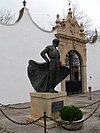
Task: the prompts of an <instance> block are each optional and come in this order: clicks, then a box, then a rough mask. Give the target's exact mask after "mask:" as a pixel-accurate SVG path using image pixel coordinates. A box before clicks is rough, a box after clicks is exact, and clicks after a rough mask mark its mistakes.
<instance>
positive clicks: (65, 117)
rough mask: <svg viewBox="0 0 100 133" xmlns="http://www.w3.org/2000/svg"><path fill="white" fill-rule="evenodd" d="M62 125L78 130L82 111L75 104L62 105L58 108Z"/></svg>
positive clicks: (81, 119)
mask: <svg viewBox="0 0 100 133" xmlns="http://www.w3.org/2000/svg"><path fill="white" fill-rule="evenodd" d="M60 117H61V122H62V126H63V127H64V128H66V129H69V130H78V129H80V128H81V127H82V126H83V121H84V118H83V112H82V111H81V110H80V109H79V108H78V107H76V106H74V105H71V106H64V107H63V108H62V109H61V110H60Z"/></svg>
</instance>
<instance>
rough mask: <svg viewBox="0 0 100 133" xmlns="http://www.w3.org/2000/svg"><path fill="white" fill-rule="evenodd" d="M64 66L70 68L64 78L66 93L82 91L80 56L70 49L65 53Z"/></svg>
mask: <svg viewBox="0 0 100 133" xmlns="http://www.w3.org/2000/svg"><path fill="white" fill-rule="evenodd" d="M65 62H66V66H67V67H69V68H70V74H69V76H68V77H67V78H66V91H67V94H68V95H72V94H79V93H82V68H81V58H80V55H79V54H78V52H76V51H75V50H71V51H69V52H68V54H67V55H66V59H65Z"/></svg>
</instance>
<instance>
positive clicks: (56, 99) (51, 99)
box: [30, 91, 67, 120]
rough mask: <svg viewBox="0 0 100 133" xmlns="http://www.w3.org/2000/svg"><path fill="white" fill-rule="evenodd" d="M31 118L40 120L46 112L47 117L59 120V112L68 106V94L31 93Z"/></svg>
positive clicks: (62, 92)
mask: <svg viewBox="0 0 100 133" xmlns="http://www.w3.org/2000/svg"><path fill="white" fill-rule="evenodd" d="M30 97H31V118H32V119H34V120H35V119H38V118H39V117H41V116H43V115H44V114H43V112H44V110H45V111H46V115H47V116H49V117H52V118H53V119H58V118H59V110H60V109H61V108H62V106H65V105H66V98H67V96H66V92H65V91H61V92H58V93H37V92H31V93H30Z"/></svg>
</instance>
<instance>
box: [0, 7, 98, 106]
mask: <svg viewBox="0 0 100 133" xmlns="http://www.w3.org/2000/svg"><path fill="white" fill-rule="evenodd" d="M21 11H22V14H21V16H20V18H19V20H18V21H17V22H16V23H15V24H11V25H6V24H0V103H2V104H13V103H20V102H28V101H30V96H29V93H30V92H32V91H34V89H33V87H32V86H31V84H30V81H29V79H28V76H27V66H28V61H29V60H30V59H33V60H35V61H37V62H43V61H44V60H43V59H42V58H41V56H40V52H41V50H43V49H44V47H45V46H47V45H48V44H49V43H51V41H52V39H54V38H55V33H56V30H55V31H51V32H50V31H45V30H43V29H41V28H40V27H39V26H37V25H36V24H35V23H34V21H33V20H32V18H31V16H30V14H29V10H28V9H27V8H23V9H22V10H21ZM99 55H100V42H96V43H95V44H87V79H88V85H87V86H89V85H91V86H92V89H93V91H95V90H98V89H100V81H99V79H100V69H99V67H100V63H99V59H98V58H99ZM90 76H91V77H92V78H91V80H90ZM57 89H58V90H60V85H59V86H58V88H57Z"/></svg>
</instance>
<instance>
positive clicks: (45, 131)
mask: <svg viewBox="0 0 100 133" xmlns="http://www.w3.org/2000/svg"><path fill="white" fill-rule="evenodd" d="M46 118H47V116H46V112H45V110H44V133H46Z"/></svg>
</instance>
